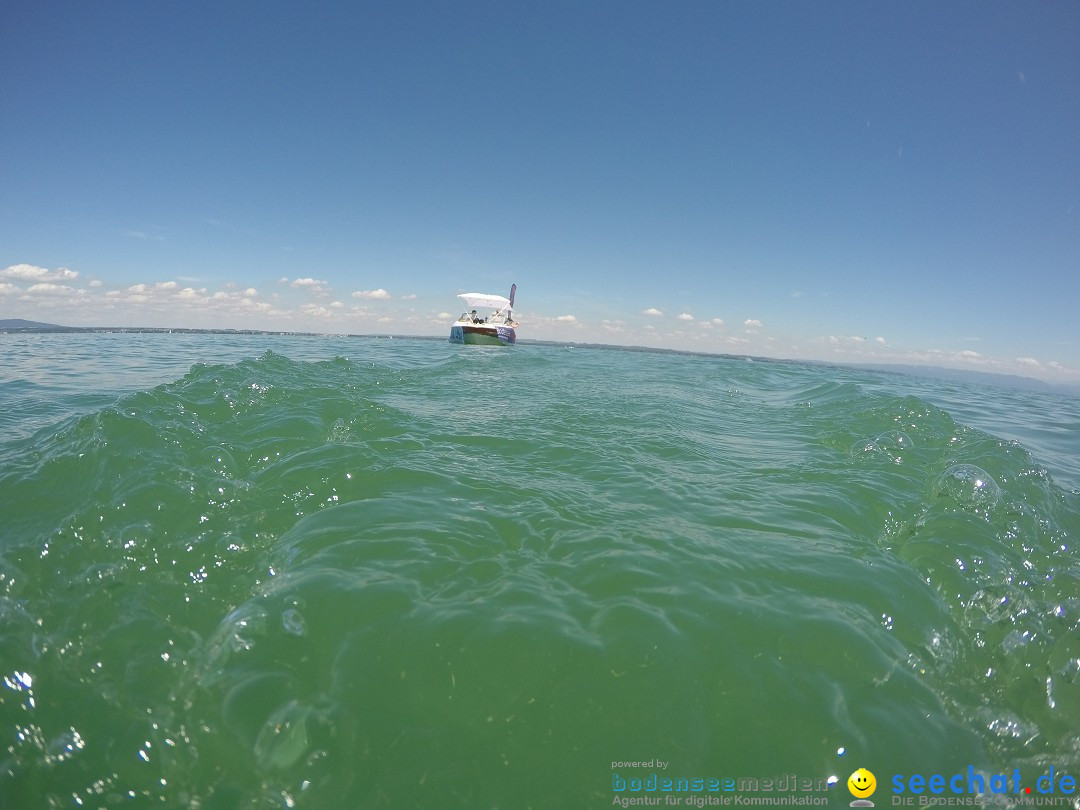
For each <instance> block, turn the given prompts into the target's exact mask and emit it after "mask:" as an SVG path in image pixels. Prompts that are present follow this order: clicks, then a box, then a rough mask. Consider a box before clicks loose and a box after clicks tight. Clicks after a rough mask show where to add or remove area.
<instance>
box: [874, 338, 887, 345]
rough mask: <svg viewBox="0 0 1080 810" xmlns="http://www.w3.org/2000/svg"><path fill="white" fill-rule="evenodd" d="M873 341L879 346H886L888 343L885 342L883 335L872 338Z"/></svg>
mask: <svg viewBox="0 0 1080 810" xmlns="http://www.w3.org/2000/svg"><path fill="white" fill-rule="evenodd" d="M874 343H877V344H878V345H879V346H888V345H889V344H888V343H886V342H885V338H883V337H876V338H874Z"/></svg>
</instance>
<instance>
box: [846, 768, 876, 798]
mask: <svg viewBox="0 0 1080 810" xmlns="http://www.w3.org/2000/svg"><path fill="white" fill-rule="evenodd" d="M847 789H848V790H850V791H851V795H852V796H854V797H855V798H856V799H865V798H868V797H870V796H872V795H873V794H874V791H875V790H877V779H875V778H874V775H873V774H872V773H870V771H868V770H866V768H859V770H857V771H855V773H853V774H852V775H851V776H849V777H848V780H847Z"/></svg>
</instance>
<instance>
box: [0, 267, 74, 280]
mask: <svg viewBox="0 0 1080 810" xmlns="http://www.w3.org/2000/svg"><path fill="white" fill-rule="evenodd" d="M78 277H79V274H78V273H76V272H75V271H74V270H69V269H68V268H66V267H58V268H57V269H56V270H49V269H48V268H46V267H38V266H37V265H33V264H13V265H11V266H9V267H5V268H4V269H3V270H0V278H9V279H12V280H15V281H73V280H74V279H77V278H78Z"/></svg>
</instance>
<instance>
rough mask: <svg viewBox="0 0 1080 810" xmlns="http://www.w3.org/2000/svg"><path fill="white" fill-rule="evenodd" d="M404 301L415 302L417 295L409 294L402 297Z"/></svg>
mask: <svg viewBox="0 0 1080 810" xmlns="http://www.w3.org/2000/svg"><path fill="white" fill-rule="evenodd" d="M401 300H402V301H415V300H416V293H409V294H408V295H403V296H401Z"/></svg>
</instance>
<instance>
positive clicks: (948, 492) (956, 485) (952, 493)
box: [934, 464, 1002, 507]
mask: <svg viewBox="0 0 1080 810" xmlns="http://www.w3.org/2000/svg"><path fill="white" fill-rule="evenodd" d="M934 494H936V495H937V496H938V497H946V498H951V499H952V500H953V501H955V502H956V503H957V504H959V505H960V506H976V507H992V506H994V505H995V504H997V502H998V501H1000V500H1001V494H1002V493H1001V487H1000V486H999V485H998V482H997V481H995V480H994V478H993V476H991V475H990V473H988V472H987V471H986V470H984V469H982V467H976V466H975V465H974V464H954V465H953V466H952V467H949V469H947V470H945V472H943V473H942V474H941V475H939V476H938V478H937V481H936V482H935V483H934Z"/></svg>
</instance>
